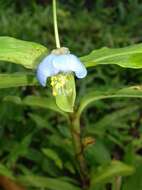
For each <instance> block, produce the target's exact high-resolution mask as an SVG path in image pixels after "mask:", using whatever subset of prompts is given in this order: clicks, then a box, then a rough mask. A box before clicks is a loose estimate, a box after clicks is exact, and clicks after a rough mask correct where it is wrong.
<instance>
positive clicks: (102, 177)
mask: <svg viewBox="0 0 142 190" xmlns="http://www.w3.org/2000/svg"><path fill="white" fill-rule="evenodd" d="M133 172H134V168H133V167H132V166H129V165H127V164H125V163H123V162H120V161H117V160H113V161H111V163H110V164H109V165H107V166H102V167H101V168H99V170H98V171H97V172H95V173H94V174H92V176H91V189H93V188H95V186H97V185H99V184H103V183H106V182H109V180H111V179H112V178H113V177H115V176H127V175H131V174H132V173H133Z"/></svg>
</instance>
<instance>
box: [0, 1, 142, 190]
mask: <svg viewBox="0 0 142 190" xmlns="http://www.w3.org/2000/svg"><path fill="white" fill-rule="evenodd" d="M53 20H54V31H55V41H56V49H54V50H52V51H51V52H49V51H48V49H47V47H45V46H43V45H40V44H37V43H34V42H27V41H23V40H19V39H15V38H12V37H7V36H1V37H0V61H6V62H11V63H15V64H20V65H22V66H23V67H25V68H27V72H23V73H10V74H8V73H7V74H0V88H9V87H19V86H35V85H41V86H43V87H44V88H47V86H46V83H47V81H50V84H51V88H52V97H48V98H47V100H48V101H47V102H48V103H47V105H46V107H48V108H49V109H51V110H52V111H53V110H54V111H56V112H59V113H60V114H62V115H63V116H65V117H66V119H67V123H68V125H69V127H70V132H71V135H72V142H73V146H74V155H75V157H76V161H77V164H76V169H77V171H78V173H79V176H80V177H79V178H80V180H79V183H78V184H76V185H73V184H72V186H71V187H72V188H67V187H70V186H67V187H66V190H68V189H76V190H79V189H80V188H82V189H95V187H96V184H97V183H99V182H100V181H101V180H102V179H103V180H104V179H105V177H106V178H107V177H108V176H105V175H102V176H101V175H100V176H99V175H97V178H96V177H95V175H94V174H92V175H91V174H90V171H89V168H88V166H87V164H86V160H85V157H84V152H83V146H84V145H83V142H85V143H86V144H87V143H88V141H89V142H94V139H92V138H91V137H85V141H83V139H82V136H81V128H80V117H81V114H82V112H83V110H84V109H85V108H86V107H87V106H88V105H89V104H90V103H92V102H93V101H96V100H99V99H106V98H117V97H119V98H120V97H125V98H126V97H131V98H142V87H141V86H140V85H138V86H129V87H127V86H126V87H123V88H120V89H108V90H105V91H103V90H102V91H99V90H97V89H94V90H93V89H91V91H86V93H85V95H84V97H82V99H81V100H80V101H79V103H78V104H76V101H75V100H76V98H77V96H76V85H75V79H74V77H77V78H79V79H81V78H85V77H87V70H88V69H91V68H92V67H96V66H97V65H104V66H106V65H110V64H116V65H119V66H121V67H123V68H132V69H140V68H142V44H135V45H132V46H129V47H124V48H116V49H111V48H107V47H105V48H101V49H97V50H93V51H92V52H91V53H90V54H88V55H85V56H83V57H80V58H77V57H76V56H75V55H73V54H71V53H70V51H69V49H68V48H66V47H60V40H59V34H58V27H57V14H56V0H53ZM84 80H85V79H84ZM30 98H33V97H32V96H31V97H29V99H28V100H29V104H30V100H31V99H30ZM43 98H44V99H45V100H46V97H42V96H37V97H36V96H34V100H35V102H36V103H35V104H37V105H38V101H41V100H42V99H43ZM27 104H28V103H27ZM111 164H112V168H113V167H114V168H115V167H116V168H118V169H117V170H116V172H115V173H113V172H112V175H114V176H115V175H116V176H117V175H119V176H123V175H129V174H130V173H132V172H133V168H131V167H130V166H128V165H127V164H124V163H122V162H118V161H112V163H111ZM101 174H102V173H101ZM98 176H99V177H98Z"/></svg>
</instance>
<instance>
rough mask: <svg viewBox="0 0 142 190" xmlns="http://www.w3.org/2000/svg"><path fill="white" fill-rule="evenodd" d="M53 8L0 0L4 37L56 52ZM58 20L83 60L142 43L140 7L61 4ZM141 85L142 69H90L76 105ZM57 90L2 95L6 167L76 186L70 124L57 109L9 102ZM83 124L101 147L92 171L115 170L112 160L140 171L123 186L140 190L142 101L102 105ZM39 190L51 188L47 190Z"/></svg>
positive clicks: (129, 1) (123, 0) (95, 149)
mask: <svg viewBox="0 0 142 190" xmlns="http://www.w3.org/2000/svg"><path fill="white" fill-rule="evenodd" d="M51 5H52V2H51V1H50V0H30V1H29V0H24V1H23V0H0V36H12V37H15V38H19V39H23V40H27V41H35V42H38V43H41V44H43V45H45V46H47V47H48V48H49V50H52V49H53V48H55V40H54V30H53V21H52V7H51ZM57 13H58V23H59V33H60V39H61V44H62V46H65V47H68V48H69V49H70V50H71V52H72V53H74V54H76V55H78V56H83V55H86V54H88V53H89V52H91V51H92V50H94V49H96V48H101V47H104V46H108V47H114V48H117V47H124V46H127V45H130V44H134V43H140V42H142V27H141V26H142V1H140V0H119V1H117V0H96V1H94V0H68V1H66V0H59V1H58V11H57ZM22 70H24V68H22V67H21V66H15V65H13V64H10V63H4V62H1V64H0V72H2V73H6V72H16V71H22ZM141 82H142V70H132V69H127V70H125V69H123V68H120V67H117V66H113V65H112V66H98V67H96V68H93V69H90V70H89V74H88V76H87V78H86V79H83V80H81V81H77V96H78V99H77V101H79V97H81V96H83V94H84V93H85V92H86V90H87V89H89V88H94V89H102V88H108V87H121V86H123V85H132V84H141ZM50 91H51V89H50V88H49V87H48V88H47V89H46V90H45V89H42V88H41V87H22V88H11V89H3V90H0V159H1V163H2V164H4V165H6V166H7V168H8V169H9V170H10V171H12V172H13V174H14V175H21V174H22V175H26V174H37V175H44V176H49V177H62V176H66V178H68V179H66V180H70V178H73V179H77V178H78V174H77V173H76V170H75V169H74V168H75V167H74V166H75V160H74V158H73V155H72V154H73V153H72V145H71V137H70V133H69V130H68V127H67V125H66V122H65V119H64V118H62V117H61V116H60V115H58V114H57V113H54V112H51V111H50V110H45V109H41V108H36V107H27V106H19V105H16V104H14V103H11V102H6V101H3V99H4V97H5V96H7V95H16V96H20V97H25V96H27V95H31V94H34V95H38V94H43V95H45V96H46V95H47V94H49V93H51V92H50ZM81 122H82V131H83V136H84V137H85V136H87V135H91V136H92V137H93V138H95V139H96V146H91V147H90V148H89V149H88V150H87V151H88V153H87V156H86V159H87V162H88V165H89V166H90V168H91V170H93V168H94V167H97V166H100V165H104V164H106V163H108V162H109V161H110V159H111V158H115V159H118V160H123V161H125V162H126V163H130V164H134V165H136V166H137V165H138V166H137V168H138V171H136V173H135V175H133V176H131V177H128V178H126V179H125V180H124V182H123V190H135V189H136V190H141V189H142V180H141V176H142V170H140V168H139V167H140V165H141V163H142V161H141V153H142V135H141V131H142V104H141V100H139V99H132V100H130V99H123V100H122V99H117V100H105V101H104V100H103V101H98V102H96V103H94V104H93V105H91V106H90V107H89V108H88V109H87V110H86V111H85V112H84V113H83V117H82V120H81ZM44 149H47V150H49V149H50V150H53V151H54V153H53V152H52V153H53V154H55V155H56V156H55V155H54V156H53V155H52V156H51V155H50V153H49V152H50V151H47V152H48V153H47V154H46V153H45V152H46V151H44ZM137 159H138V160H139V162H138V161H136V160H137ZM139 163H140V164H139ZM74 183H76V182H74ZM30 189H32V188H30ZM33 189H36V188H35V187H34V188H33ZM37 189H41V190H43V189H46V188H44V187H42V185H41V187H40V188H39V187H37ZM104 189H105V190H106V189H107V190H109V189H110V186H109V185H108V186H107V187H106V186H104V187H103V190H104ZM59 190H60V189H59Z"/></svg>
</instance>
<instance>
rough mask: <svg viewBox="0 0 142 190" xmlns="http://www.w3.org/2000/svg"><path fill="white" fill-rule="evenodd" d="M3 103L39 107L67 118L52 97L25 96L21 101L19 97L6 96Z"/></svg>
mask: <svg viewBox="0 0 142 190" xmlns="http://www.w3.org/2000/svg"><path fill="white" fill-rule="evenodd" d="M3 100H4V101H9V102H13V103H16V104H19V105H26V106H31V107H40V108H44V109H51V110H53V111H56V112H59V113H60V114H62V115H64V116H67V115H66V113H64V112H63V111H62V110H60V109H59V108H58V107H57V105H56V103H55V100H54V98H52V97H50V98H49V97H41V96H34V95H33V96H32V95H31V96H26V97H25V98H23V100H22V99H21V98H20V97H17V96H6V97H5V98H4V99H3Z"/></svg>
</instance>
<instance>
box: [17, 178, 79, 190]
mask: <svg viewBox="0 0 142 190" xmlns="http://www.w3.org/2000/svg"><path fill="white" fill-rule="evenodd" d="M18 179H19V181H21V182H22V183H23V184H25V185H27V186H31V187H34V188H38V189H39V188H47V189H50V190H59V189H62V190H81V189H80V188H79V187H77V186H75V185H73V184H71V183H69V182H66V181H63V180H61V179H53V178H48V177H41V176H21V177H18Z"/></svg>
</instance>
